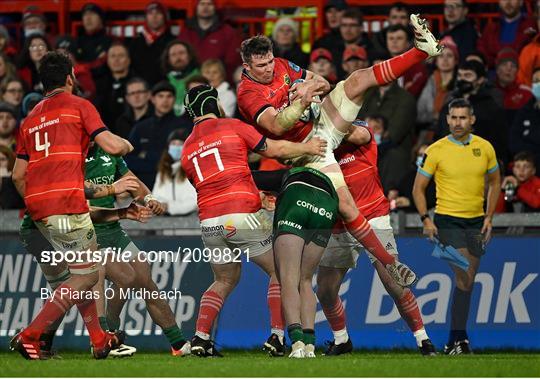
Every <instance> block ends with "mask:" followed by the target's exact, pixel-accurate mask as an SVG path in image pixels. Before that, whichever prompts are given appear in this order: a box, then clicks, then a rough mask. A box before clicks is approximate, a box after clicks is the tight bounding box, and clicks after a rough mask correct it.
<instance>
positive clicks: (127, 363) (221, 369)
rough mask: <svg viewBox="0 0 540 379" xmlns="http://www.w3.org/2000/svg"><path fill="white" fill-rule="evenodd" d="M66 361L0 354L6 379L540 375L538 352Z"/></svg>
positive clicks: (140, 356)
mask: <svg viewBox="0 0 540 379" xmlns="http://www.w3.org/2000/svg"><path fill="white" fill-rule="evenodd" d="M61 355H62V358H63V359H55V360H49V361H26V360H24V359H23V358H22V357H21V356H20V355H19V354H17V353H10V352H0V376H30V377H34V376H35V377H62V376H74V377H78V376H84V377H98V376H99V377H126V376H128V377H190V376H206V377H208V376H220V377H232V376H236V377H238V376H240V377H246V376H248V377H252V376H254V377H260V376H263V377H264V376H272V377H298V376H303V377H306V376H307V377H315V376H318V377H321V376H323V377H324V376H330V377H332V376H335V377H345V376H348V377H350V376H390V377H391V376H398V377H419V376H439V377H441V376H442V377H444V376H446V377H450V376H458V377H485V376H495V377H502V376H513V377H516V376H518V377H533V376H540V354H538V353H499V352H498V353H484V354H475V355H471V356H453V357H449V356H444V355H439V356H437V357H432V358H425V357H422V356H420V355H419V354H417V353H411V352H355V353H353V354H348V355H345V356H339V357H323V356H317V358H316V359H295V360H293V359H288V358H270V357H268V356H266V355H265V354H264V353H263V352H258V351H225V352H224V355H225V357H224V358H198V357H184V358H176V357H172V356H170V355H168V354H167V353H137V354H135V355H134V356H133V357H129V358H116V359H111V358H109V359H106V360H103V361H95V360H93V359H92V358H91V356H90V354H89V353H86V354H85V353H75V352H62V354H61Z"/></svg>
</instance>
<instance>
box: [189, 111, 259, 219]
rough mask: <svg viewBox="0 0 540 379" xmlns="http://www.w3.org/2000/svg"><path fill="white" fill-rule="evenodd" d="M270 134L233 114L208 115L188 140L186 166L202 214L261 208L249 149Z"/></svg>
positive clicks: (208, 215) (256, 147)
mask: <svg viewBox="0 0 540 379" xmlns="http://www.w3.org/2000/svg"><path fill="white" fill-rule="evenodd" d="M265 141H266V137H264V136H263V135H261V134H260V133H259V132H257V131H256V130H255V128H253V127H252V126H250V125H248V124H246V123H244V122H242V121H240V120H237V119H233V118H219V119H214V118H210V119H205V120H202V121H200V122H198V123H197V124H195V127H194V128H193V131H192V132H191V134H190V135H189V137H188V138H187V139H186V141H185V142H184V148H183V150H182V168H183V169H184V171H185V172H186V175H187V177H188V178H189V180H190V181H191V182H192V183H193V185H194V186H195V189H196V190H197V205H198V206H199V218H200V219H201V220H205V219H207V218H213V217H218V216H222V215H226V214H231V213H253V212H257V211H258V210H259V209H261V199H260V196H259V190H258V189H257V186H256V185H255V182H254V181H253V177H252V176H251V171H250V169H249V166H248V159H247V155H248V151H249V150H251V151H258V150H259V149H260V148H261V147H262V146H264V144H265Z"/></svg>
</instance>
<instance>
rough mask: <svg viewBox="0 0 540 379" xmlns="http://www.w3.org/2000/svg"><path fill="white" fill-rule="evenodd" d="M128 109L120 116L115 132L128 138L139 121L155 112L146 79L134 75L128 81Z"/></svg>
mask: <svg viewBox="0 0 540 379" xmlns="http://www.w3.org/2000/svg"><path fill="white" fill-rule="evenodd" d="M126 104H127V106H126V110H125V111H124V113H122V114H121V115H120V117H118V119H117V120H116V124H115V126H114V130H113V131H114V134H116V135H119V136H120V137H122V138H128V137H129V134H130V133H131V129H133V125H135V124H136V123H137V122H139V121H142V120H144V119H147V118H148V117H150V116H151V115H152V114H153V113H154V109H153V106H152V104H151V103H150V88H148V83H146V80H144V79H143V78H140V77H133V78H131V79H129V80H128V81H127V83H126Z"/></svg>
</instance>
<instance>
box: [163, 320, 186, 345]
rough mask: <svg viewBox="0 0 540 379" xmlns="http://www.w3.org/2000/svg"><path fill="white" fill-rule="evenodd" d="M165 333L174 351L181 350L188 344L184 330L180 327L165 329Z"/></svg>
mask: <svg viewBox="0 0 540 379" xmlns="http://www.w3.org/2000/svg"><path fill="white" fill-rule="evenodd" d="M163 333H165V336H166V337H167V339H168V340H169V343H170V344H171V346H172V347H173V349H174V350H178V349H180V348H181V347H182V346H183V345H184V343H185V342H186V339H185V338H184V333H182V330H180V328H179V327H178V325H174V326H171V327H170V328H165V329H163Z"/></svg>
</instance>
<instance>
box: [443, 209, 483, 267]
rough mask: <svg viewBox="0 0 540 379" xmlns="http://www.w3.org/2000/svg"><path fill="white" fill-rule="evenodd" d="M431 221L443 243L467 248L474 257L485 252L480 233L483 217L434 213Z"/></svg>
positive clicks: (458, 247) (457, 247)
mask: <svg viewBox="0 0 540 379" xmlns="http://www.w3.org/2000/svg"><path fill="white" fill-rule="evenodd" d="M433 222H434V223H435V226H436V227H437V229H438V230H439V239H440V241H441V242H442V243H443V244H445V245H450V246H453V247H455V248H456V249H467V250H469V252H470V253H471V254H472V255H474V256H476V257H481V256H482V255H484V254H485V249H484V243H483V242H482V239H483V236H482V233H480V231H481V230H482V225H483V224H484V217H474V218H462V217H454V216H448V215H441V214H435V217H434V219H433Z"/></svg>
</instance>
